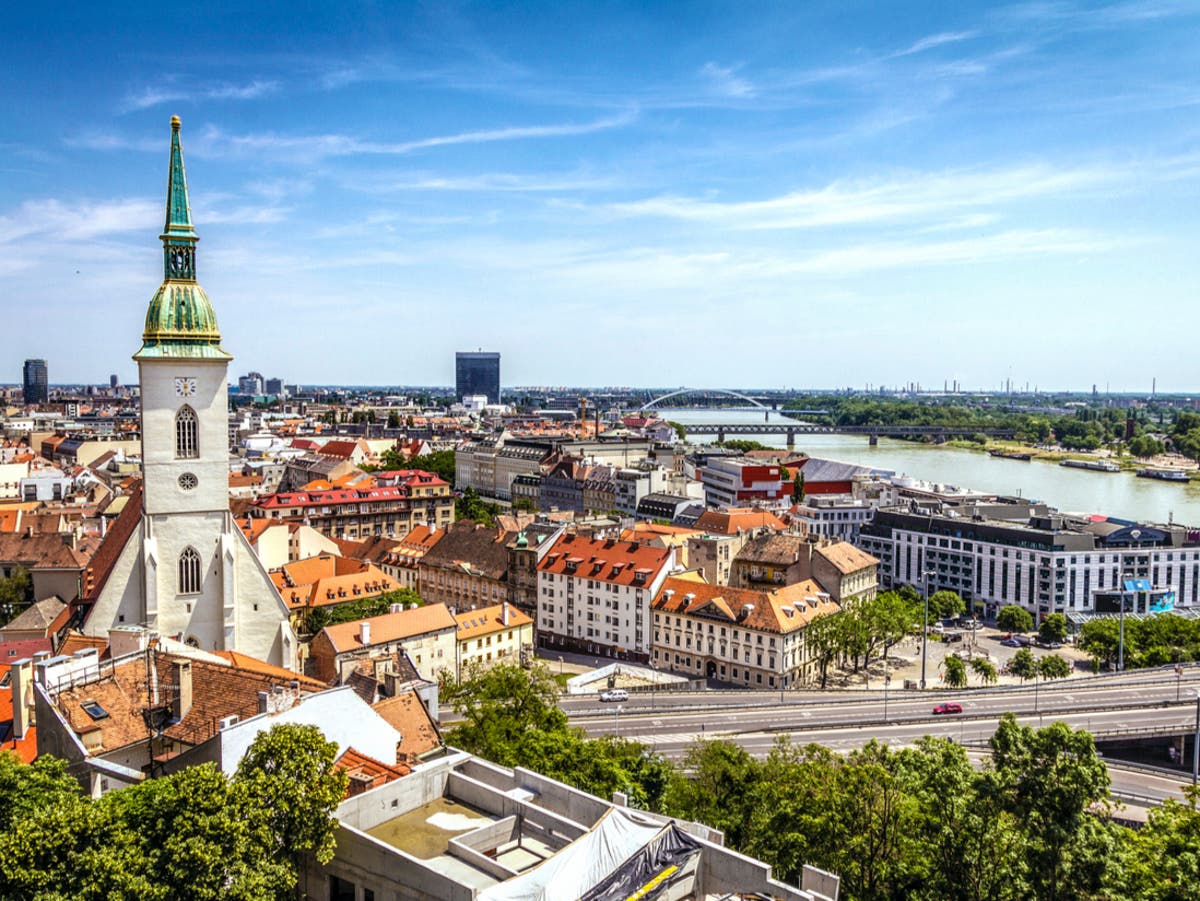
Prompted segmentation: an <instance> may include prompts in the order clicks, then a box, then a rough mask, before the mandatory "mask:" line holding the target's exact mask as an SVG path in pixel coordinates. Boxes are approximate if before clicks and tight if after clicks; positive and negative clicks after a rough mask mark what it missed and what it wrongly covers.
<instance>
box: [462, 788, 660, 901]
mask: <svg viewBox="0 0 1200 901" xmlns="http://www.w3.org/2000/svg"><path fill="white" fill-rule="evenodd" d="M664 828H667V827H664V826H661V825H659V824H658V823H646V824H643V823H640V822H637V821H636V820H634V818H633V817H632V816H630V815H629V814H628V813H626V812H625V811H624V810H622V809H620V808H618V807H614V808H613V809H611V810H610V811H609V812H608V813H606V814H605V815H604V816H602V817H601V818H600V820H599V822H597V823H596V825H595V826H593V827H592V828H591V829H590V830H589V831H588V832H586V833H584V834H583V835H581V836H580V837H579V838H577V839H575V841H573V842H571V844H569V845H567V846H566V847H565V848H563V849H562V850H561V851H559V852H558V853H557V854H555V855H554V856H553V857H551V858H550V859H549V860H545V861H542V862H541V863H540V864H538V865H537V866H536V867H534V868H533V869H531V870H528V871H526V872H524V873H522V874H521V875H520V876H514V877H513V878H512V879H509V880H508V881H507V882H501V883H500V884H499V885H493V886H492V887H491V888H487V889H484V890H483V891H482V892H480V893H479V895H478V898H479V901H576V899H578V898H582V897H583V896H584V895H585V894H586V893H587V891H588V890H589V889H590V888H592V887H593V886H595V885H598V884H600V883H601V882H603V881H604V879H605V878H607V877H608V875H609V874H610V873H612V872H613V871H614V870H616V869H617V867H619V866H620V865H621V864H622V863H623V862H624V861H626V860H627V859H628V858H629V857H631V856H632V855H633V854H635V853H637V851H639V850H640V849H641V848H643V847H644V846H645V845H646V844H648V843H649V842H650V841H652V840H653V839H654V837H655V836H656V835H658V834H659V833H660V832H662V831H663V829H664Z"/></svg>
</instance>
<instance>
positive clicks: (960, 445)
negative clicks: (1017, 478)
mask: <svg viewBox="0 0 1200 901" xmlns="http://www.w3.org/2000/svg"><path fill="white" fill-rule="evenodd" d="M945 445H946V446H949V447H954V448H957V449H959V450H969V451H974V452H976V453H980V454H987V453H989V452H990V451H993V450H999V451H1003V452H1004V453H1006V454H1029V462H1041V463H1062V462H1063V461H1065V460H1082V461H1097V460H1104V461H1107V462H1110V463H1115V464H1116V465H1117V466H1120V467H1121V471H1122V472H1128V473H1134V474H1136V473H1137V470H1139V469H1180V470H1184V471H1185V472H1187V474H1188V479H1189V480H1190V481H1195V482H1200V468H1198V467H1197V464H1196V463H1195V461H1193V460H1189V459H1188V458H1187V457H1183V456H1180V455H1179V454H1160V455H1158V456H1155V457H1150V458H1148V459H1141V458H1138V457H1132V456H1130V455H1128V454H1114V453H1113V452H1112V451H1109V450H1099V451H1076V450H1068V449H1067V448H1062V447H1048V446H1046V445H1044V444H1026V443H1024V442H1021V441H1004V440H988V441H987V443H985V444H979V443H978V442H975V441H968V440H965V439H958V438H956V439H953V440H950V441H947V442H945ZM1085 471H1086V470H1085ZM1099 474H1100V475H1111V473H1104V472H1100V473H1099Z"/></svg>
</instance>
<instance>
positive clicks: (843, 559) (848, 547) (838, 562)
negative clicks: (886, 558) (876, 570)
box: [816, 541, 879, 575]
mask: <svg viewBox="0 0 1200 901" xmlns="http://www.w3.org/2000/svg"><path fill="white" fill-rule="evenodd" d="M816 553H818V554H820V555H821V556H822V557H824V558H825V559H826V560H828V561H829V562H830V563H832V564H833V565H834V566H835V567H836V568H837V571H838V572H840V573H842V574H843V575H846V574H849V573H855V572H858V571H859V570H862V569H866V568H867V567H870V566H878V565H879V560H878V559H877V558H876V557H873V556H871V555H870V554H868V553H867V552H866V551H864V550H861V549H859V548H856V547H855V546H854V545H852V544H851V543H850V542H848V541H835V542H834V543H833V544H826V545H822V546H820V547H818V548H817V549H816Z"/></svg>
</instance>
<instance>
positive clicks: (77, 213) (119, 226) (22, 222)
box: [0, 198, 163, 245]
mask: <svg viewBox="0 0 1200 901" xmlns="http://www.w3.org/2000/svg"><path fill="white" fill-rule="evenodd" d="M162 216H163V206H162V204H161V203H154V202H151V201H149V200H145V199H141V198H130V199H127V200H115V201H109V202H82V203H71V204H66V203H63V202H62V201H59V200H27V201H26V202H25V203H23V204H21V206H20V207H18V208H17V210H16V211H15V212H13V213H10V214H7V215H4V216H0V245H2V244H11V243H14V242H17V241H21V240H23V239H26V238H31V237H37V236H50V235H53V236H54V237H55V238H56V239H67V240H84V241H86V240H94V239H96V238H103V237H106V236H108V235H113V234H121V233H124V232H135V231H150V230H153V229H154V228H156V227H159V226H161V224H162V223H161V221H160V220H161V219H162ZM59 243H61V242H59Z"/></svg>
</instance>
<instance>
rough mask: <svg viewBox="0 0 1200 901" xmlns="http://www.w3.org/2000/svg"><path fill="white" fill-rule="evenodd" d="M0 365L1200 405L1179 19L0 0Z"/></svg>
mask: <svg viewBox="0 0 1200 901" xmlns="http://www.w3.org/2000/svg"><path fill="white" fill-rule="evenodd" d="M0 59H2V60H3V62H2V63H0V79H2V82H0V85H2V88H3V96H4V98H5V100H4V103H3V104H0V321H2V322H3V327H2V328H0V363H3V367H4V370H5V372H6V373H8V374H7V375H0V380H4V379H8V380H16V379H18V378H19V370H20V363H21V360H22V359H23V358H24V357H26V356H44V357H46V358H48V360H49V363H50V374H51V381H53V382H65V381H102V380H105V379H106V378H107V375H108V373H110V372H117V373H118V374H120V375H121V377H122V379H123V380H124V381H132V380H133V379H134V372H135V370H134V365H133V363H132V362H131V361H130V359H129V357H130V355H131V354H132V353H133V352H134V351H135V350H136V349H137V347H138V344H139V342H138V337H139V335H140V332H141V327H142V318H143V316H144V314H145V308H146V304H147V302H148V301H149V299H150V296H151V295H152V294H153V293H154V290H155V288H156V287H157V284H158V282H159V280H160V279H161V256H160V252H159V249H158V248H159V243H158V240H157V235H158V233H159V231H160V230H161V227H162V219H163V213H162V210H163V202H164V192H165V185H166V164H167V152H168V143H169V137H170V128H169V124H168V122H169V118H170V116H171V115H172V114H178V115H179V116H180V117H181V118H182V119H183V140H184V152H185V156H186V159H187V166H188V179H189V185H190V188H191V198H192V211H193V218H194V220H195V222H196V227H197V231H198V233H199V235H200V237H201V244H200V250H199V253H200V255H199V271H200V281H201V283H202V284H203V285H204V287H205V288H206V290H207V291H208V294H209V296H210V297H211V298H212V300H213V303H214V305H215V307H216V310H217V314H218V317H219V319H220V323H221V327H222V332H223V333H224V336H225V346H226V347H227V348H228V349H229V350H230V351H231V352H232V353H233V354H234V355H235V357H236V358H237V359H236V360H235V362H234V364H233V373H234V374H237V373H239V372H244V371H247V370H249V369H255V370H258V371H261V372H263V373H264V374H266V375H269V376H274V375H279V376H282V377H284V378H286V379H288V380H289V381H299V382H302V383H310V384H312V383H361V384H413V383H450V382H452V380H453V353H454V351H455V350H461V349H473V348H475V347H483V348H484V349H488V350H498V351H500V352H501V353H502V354H503V355H504V362H503V381H504V383H505V384H506V385H514V384H520V385H562V384H597V385H683V384H687V385H706V386H724V385H753V386H772V387H778V386H795V387H806V386H845V385H851V386H856V387H861V386H863V385H864V384H867V383H870V384H873V385H877V384H880V383H886V384H895V383H900V382H904V381H910V380H912V381H916V380H919V381H921V382H922V383H924V384H926V385H936V386H940V385H941V383H942V382H943V380H945V379H952V378H958V379H959V380H960V381H961V382H962V383H963V384H964V385H969V386H985V387H993V386H997V385H999V384H1000V383H1001V381H1002V380H1003V379H1004V378H1005V377H1007V376H1010V375H1011V377H1012V378H1013V380H1014V382H1016V383H1018V384H1023V383H1024V382H1026V381H1028V382H1030V383H1031V384H1038V385H1040V386H1042V387H1075V388H1090V387H1091V385H1092V384H1093V383H1098V384H1099V385H1100V387H1101V390H1103V388H1104V386H1105V385H1106V384H1109V385H1111V387H1112V389H1113V390H1119V389H1130V390H1148V389H1149V384H1150V378H1151V377H1152V376H1157V378H1158V387H1159V390H1160V391H1164V390H1180V391H1184V390H1190V389H1197V390H1200V372H1198V370H1197V365H1196V361H1197V353H1196V346H1197V339H1196V333H1197V329H1196V326H1197V325H1198V324H1200V322H1198V318H1200V314H1198V313H1197V309H1198V306H1197V304H1198V301H1200V254H1198V253H1197V246H1198V239H1200V202H1198V201H1200V116H1198V114H1200V64H1198V62H1197V61H1198V60H1200V4H1197V3H1195V2H1190V0H1189V2H1183V0H1181V2H1171V0H1146V2H1139V3H1125V2H1113V3H1088V4H1084V3H1071V2H1030V3H1015V4H1011V5H1004V4H973V3H968V2H962V3H945V2H937V3H900V2H895V3H893V2H888V3H879V2H857V3H856V2H852V0H836V2H791V3H779V4H770V3H748V2H738V3H728V4H717V3H659V2H642V3H636V4H622V3H615V2H613V3H592V4H582V3H569V2H568V3H561V2H560V3H545V4H542V3H533V2H525V3H503V4H502V3H481V4H474V5H472V4H451V3H430V4H391V3H355V2H349V0H347V2H339V3H295V2H292V3H253V4H246V3H224V4H223V3H209V4H137V3H121V4H114V5H112V6H111V7H110V8H105V5H104V4H99V3H96V4H86V5H85V4H71V3H69V4H58V5H50V4H9V5H8V7H7V8H6V9H5V11H4V12H3V13H0Z"/></svg>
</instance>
